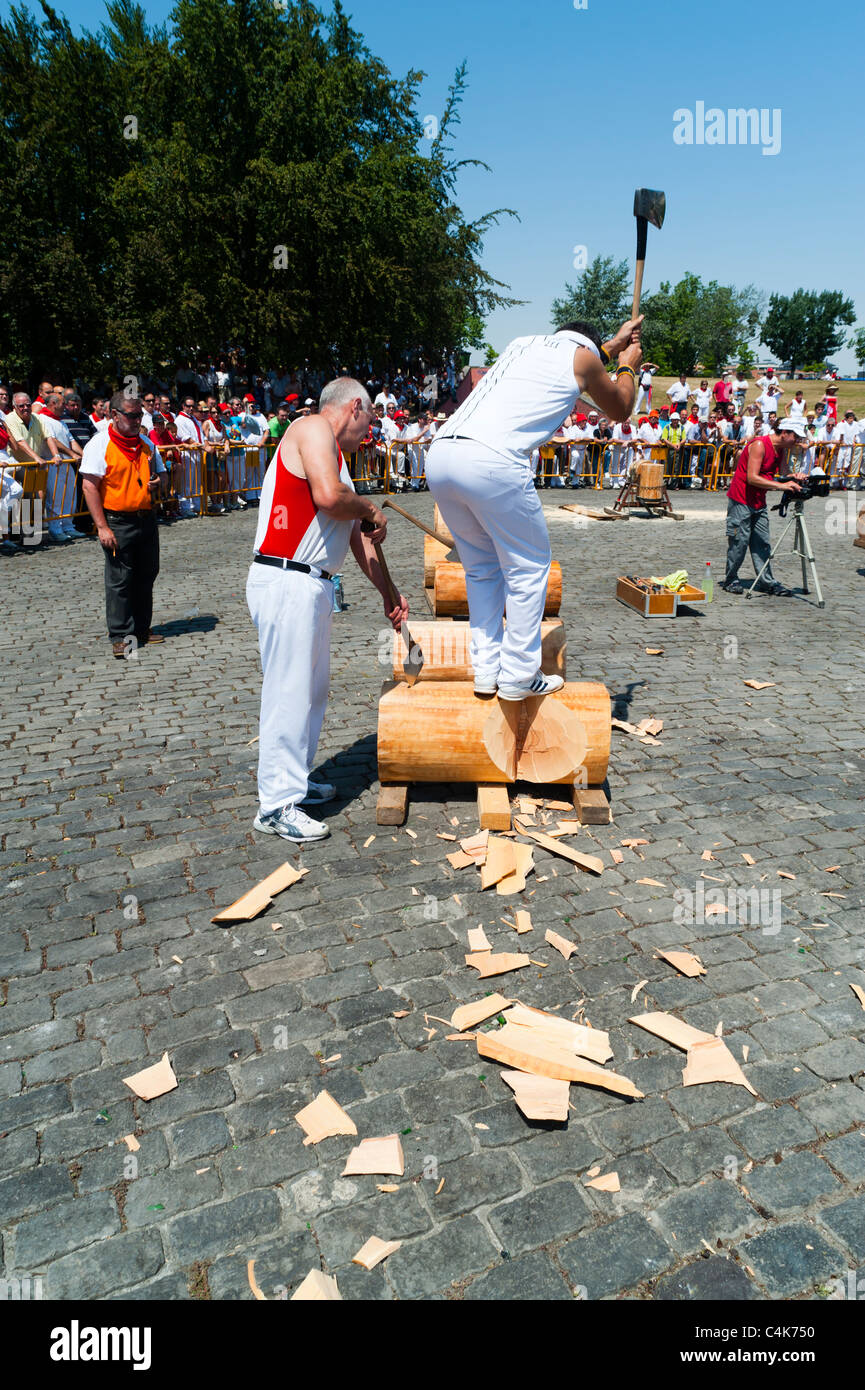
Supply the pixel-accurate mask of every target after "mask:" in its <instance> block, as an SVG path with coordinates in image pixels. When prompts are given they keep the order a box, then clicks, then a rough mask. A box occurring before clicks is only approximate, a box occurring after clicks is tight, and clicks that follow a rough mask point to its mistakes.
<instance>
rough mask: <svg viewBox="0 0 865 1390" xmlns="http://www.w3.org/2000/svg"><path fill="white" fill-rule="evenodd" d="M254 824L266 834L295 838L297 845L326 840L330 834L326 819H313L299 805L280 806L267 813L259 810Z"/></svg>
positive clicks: (287, 838)
mask: <svg viewBox="0 0 865 1390" xmlns="http://www.w3.org/2000/svg"><path fill="white" fill-rule="evenodd" d="M252 824H253V829H255V830H260V831H261V832H262V833H263V834H264V835H279V836H280V837H281V838H282V839H283V840H293V841H294V843H295V844H296V845H306V844H309V843H310V842H311V841H312V840H324V839H325V838H326V837H327V836H328V835H329V834H330V830H329V829H328V827H327V826H326V825H325V823H324V821H320V820H313V819H312V816H307V815H305V813H304V812H303V811H300V810H298V808H297V806H278V807H277V809H276V810H275V811H268V813H267V814H266V815H262V814H261V811H259V813H258V815H257V816H256V817H255V820H254V821H253V823H252Z"/></svg>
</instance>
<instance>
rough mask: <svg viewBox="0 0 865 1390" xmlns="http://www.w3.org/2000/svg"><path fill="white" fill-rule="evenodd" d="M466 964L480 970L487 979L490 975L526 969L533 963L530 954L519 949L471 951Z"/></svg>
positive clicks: (482, 977) (481, 976)
mask: <svg viewBox="0 0 865 1390" xmlns="http://www.w3.org/2000/svg"><path fill="white" fill-rule="evenodd" d="M465 962H466V965H471V966H472V967H473V968H474V969H475V970H477V972H478V976H479V977H480V979H482V980H486V979H488V978H489V976H490V975H506V974H507V973H508V971H509V970H524V969H525V968H526V966H527V965H531V963H532V962H531V961H530V960H529V957H528V956H524V955H521V954H520V953H519V952H518V951H498V952H493V951H479V952H477V954H471V953H469V954H468V955H466V957H465Z"/></svg>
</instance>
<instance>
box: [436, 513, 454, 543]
mask: <svg viewBox="0 0 865 1390" xmlns="http://www.w3.org/2000/svg"><path fill="white" fill-rule="evenodd" d="M433 530H434V531H440V532H441V534H442V539H443V540H444V539H446V540H447V543H448V545H451V546H452V545H453V544H454V538H453V536H452V535H451V530H450V527H449V526H448V525H447V522H446V521H445V519H444V517H443V516H442V514H441V509H440V507H439V504H438V502H436V504H435V506H434V507H433Z"/></svg>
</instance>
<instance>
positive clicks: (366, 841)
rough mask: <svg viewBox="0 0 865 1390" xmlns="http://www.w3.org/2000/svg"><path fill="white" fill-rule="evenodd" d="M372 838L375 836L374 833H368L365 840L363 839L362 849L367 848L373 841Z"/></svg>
mask: <svg viewBox="0 0 865 1390" xmlns="http://www.w3.org/2000/svg"><path fill="white" fill-rule="evenodd" d="M374 839H375V836H374V835H370V836H369V837H368V838H367V839H366V840H364V842H363V847H364V849H369V847H370V845H371V844H372V842H373V840H374Z"/></svg>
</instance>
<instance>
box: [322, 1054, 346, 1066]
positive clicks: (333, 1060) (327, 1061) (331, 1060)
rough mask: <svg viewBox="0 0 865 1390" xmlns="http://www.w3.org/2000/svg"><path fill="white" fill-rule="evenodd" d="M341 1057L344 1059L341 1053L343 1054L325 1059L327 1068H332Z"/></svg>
mask: <svg viewBox="0 0 865 1390" xmlns="http://www.w3.org/2000/svg"><path fill="white" fill-rule="evenodd" d="M341 1057H342V1053H341V1052H335V1053H334V1054H333V1056H332V1057H325V1059H324V1065H325V1066H326V1067H327V1066H330V1064H331V1062H338V1061H339V1060H340V1058H341Z"/></svg>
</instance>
